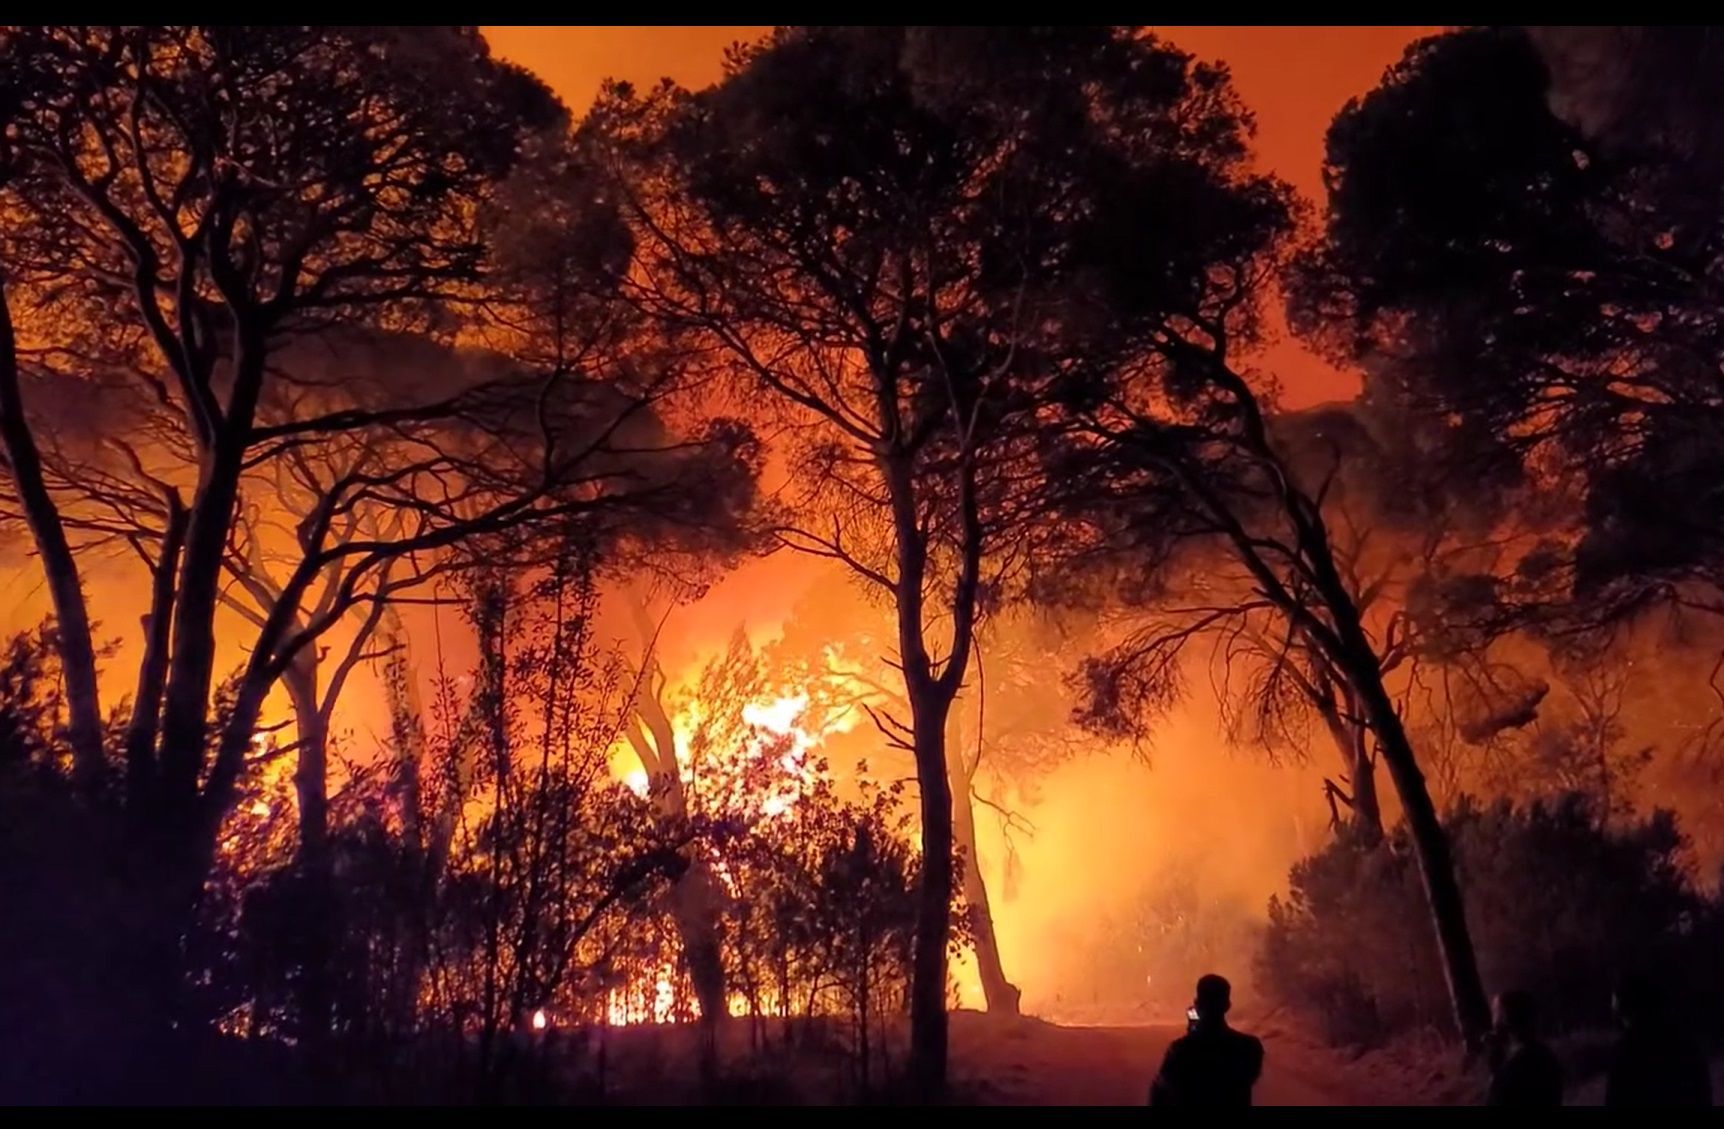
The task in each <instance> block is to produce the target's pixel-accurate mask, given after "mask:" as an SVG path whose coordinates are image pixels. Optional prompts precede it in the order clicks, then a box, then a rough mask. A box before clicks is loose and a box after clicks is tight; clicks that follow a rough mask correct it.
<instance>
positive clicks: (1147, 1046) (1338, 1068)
mask: <svg viewBox="0 0 1724 1129" xmlns="http://www.w3.org/2000/svg"><path fill="white" fill-rule="evenodd" d="M952 1019H953V1023H952V1060H953V1075H954V1081H955V1083H956V1085H957V1088H958V1089H959V1091H960V1092H961V1093H963V1094H964V1096H965V1097H966V1098H968V1099H970V1100H972V1101H976V1102H980V1103H984V1104H988V1105H1143V1104H1144V1103H1145V1102H1146V1101H1147V1100H1148V1095H1149V1083H1150V1079H1151V1078H1152V1077H1153V1076H1154V1074H1155V1069H1156V1067H1157V1066H1158V1065H1159V1064H1160V1062H1161V1056H1162V1054H1163V1052H1164V1051H1166V1050H1167V1044H1168V1043H1169V1042H1171V1041H1172V1040H1173V1039H1176V1038H1178V1037H1179V1036H1180V1035H1181V1034H1183V1033H1184V1029H1183V1028H1182V1027H1178V1026H1146V1027H1061V1026H1056V1025H1054V1024H1051V1023H1043V1022H1041V1021H1039V1020H1034V1019H1023V1020H1018V1021H1016V1022H1001V1021H999V1020H994V1019H990V1018H989V1017H987V1016H984V1015H978V1014H976V1013H974V1012H959V1013H957V1014H955V1015H954V1016H953V1017H952ZM1262 1038H1263V1044H1264V1069H1263V1080H1262V1081H1261V1082H1260V1083H1258V1086H1257V1090H1256V1093H1255V1095H1254V1096H1255V1099H1256V1102H1257V1104H1258V1105H1288V1106H1320V1105H1379V1104H1401V1103H1403V1102H1405V1101H1407V1100H1408V1097H1411V1095H1409V1096H1408V1097H1401V1098H1400V1101H1395V1098H1397V1097H1398V1096H1399V1095H1395V1094H1391V1093H1386V1092H1382V1091H1383V1089H1384V1087H1382V1086H1381V1085H1380V1083H1379V1081H1378V1080H1377V1079H1373V1078H1371V1077H1369V1076H1368V1075H1367V1074H1366V1073H1365V1072H1364V1071H1362V1070H1360V1069H1358V1068H1355V1067H1354V1066H1353V1065H1352V1064H1349V1063H1348V1062H1346V1061H1345V1060H1344V1059H1342V1058H1341V1057H1339V1056H1337V1055H1334V1054H1333V1053H1332V1052H1328V1051H1325V1050H1324V1049H1322V1048H1318V1047H1313V1046H1310V1045H1309V1044H1307V1043H1305V1042H1303V1041H1302V1040H1298V1039H1295V1038H1293V1037H1291V1036H1289V1035H1286V1034H1283V1033H1281V1032H1279V1031H1278V1030H1276V1029H1274V1028H1269V1029H1265V1030H1264V1032H1263V1035H1262Z"/></svg>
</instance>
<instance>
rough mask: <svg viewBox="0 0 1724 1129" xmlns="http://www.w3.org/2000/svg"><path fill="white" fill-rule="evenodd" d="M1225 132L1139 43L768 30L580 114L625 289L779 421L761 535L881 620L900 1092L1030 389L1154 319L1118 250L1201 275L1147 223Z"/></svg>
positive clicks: (1079, 33)
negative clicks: (896, 758)
mask: <svg viewBox="0 0 1724 1129" xmlns="http://www.w3.org/2000/svg"><path fill="white" fill-rule="evenodd" d="M1244 120H1245V117H1244V111H1243V110H1242V109H1241V108H1240V107H1239V106H1238V104H1237V103H1236V102H1235V101H1234V99H1233V97H1232V95H1231V93H1230V91H1229V90H1228V87H1227V84H1226V79H1225V74H1224V72H1222V71H1221V70H1220V69H1218V68H1213V67H1204V66H1199V65H1196V64H1194V63H1193V61H1192V60H1191V59H1190V58H1189V57H1188V56H1186V55H1183V54H1181V53H1179V52H1177V51H1175V50H1173V49H1171V48H1168V47H1166V46H1164V45H1162V44H1160V43H1159V42H1157V41H1155V40H1154V39H1152V38H1150V37H1147V36H1144V35H1142V34H1141V33H1140V31H1139V29H1113V28H1063V29H1051V28H1036V29H1025V30H1014V31H1004V30H986V29H975V30H970V31H953V30H951V29H938V30H936V29H927V28H877V29H854V28H852V29H815V28H794V29H783V30H780V31H779V32H777V33H776V34H775V35H774V36H773V37H772V38H771V39H770V40H768V41H767V42H766V43H765V44H763V45H761V46H758V47H754V48H749V49H743V50H740V51H738V52H737V53H736V54H735V55H734V56H733V57H732V59H731V61H730V66H729V71H728V74H727V77H726V79H725V81H724V82H722V83H721V84H720V85H719V86H717V87H716V88H714V89H713V90H710V91H707V92H704V93H700V94H688V93H685V92H682V91H679V90H675V89H672V88H663V89H660V90H658V91H655V92H653V93H652V94H650V95H648V96H646V97H640V96H637V95H635V94H634V92H632V91H630V90H627V89H626V88H618V89H615V90H613V91H612V94H611V97H610V99H609V100H608V102H607V103H606V104H604V105H602V106H601V107H600V108H599V109H598V111H597V112H596V113H595V115H594V118H593V119H592V121H591V122H590V123H589V131H588V132H589V135H590V140H591V143H592V144H593V145H594V147H595V149H596V150H598V151H600V152H602V153H604V154H607V158H608V159H610V160H612V161H613V162H614V165H615V167H616V168H617V170H618V173H619V176H618V183H617V186H616V193H617V197H618V199H619V200H621V201H623V202H624V206H625V208H626V209H627V211H628V213H629V221H630V226H631V229H632V230H633V231H634V233H635V237H636V240H637V243H638V250H637V260H638V261H637V264H636V266H635V267H634V269H633V270H632V271H631V272H630V274H629V275H628V276H627V278H626V279H625V280H624V283H623V285H624V287H625V290H626V292H627V293H628V294H629V295H630V296H631V297H632V298H633V300H635V301H636V302H638V303H639V304H640V305H641V307H642V308H643V309H646V310H649V311H651V312H652V313H653V314H655V315H656V316H657V317H658V318H659V319H660V320H661V322H662V323H663V324H665V325H668V326H671V327H674V329H675V330H676V331H677V332H679V333H680V334H681V335H683V336H684V338H685V339H686V340H688V341H689V342H691V343H694V344H696V345H698V347H699V348H701V349H702V350H703V351H704V356H705V357H706V358H707V359H708V360H709V361H710V362H711V363H712V364H713V365H715V366H717V367H719V368H721V369H722V370H724V371H726V372H728V373H730V374H732V375H734V376H735V377H737V378H738V381H739V384H738V387H739V389H744V388H752V389H760V390H764V391H765V392H767V393H769V394H770V395H771V396H772V397H773V398H774V401H775V403H776V404H777V405H778V406H779V407H780V408H782V409H783V414H784V419H785V424H786V428H785V434H786V436H787V437H789V438H790V439H791V440H792V441H793V443H792V448H791V462H792V465H793V474H792V486H791V489H790V491H789V499H788V500H789V501H790V503H791V505H790V509H791V512H792V515H793V516H792V517H791V518H790V519H789V520H788V521H787V522H786V523H785V525H784V527H783V528H782V529H781V531H780V538H781V540H782V541H783V542H784V543H785V544H786V545H788V546H790V547H791V548H793V549H798V550H801V551H805V552H809V553H812V554H816V555H819V556H824V557H828V558H832V559H836V560H838V561H840V562H842V563H843V564H844V565H845V566H847V567H848V568H850V569H851V570H852V571H853V572H854V574H855V575H856V576H857V577H858V578H859V579H860V581H861V582H862V583H864V584H866V585H872V586H873V587H875V588H877V589H878V590H879V591H880V592H882V593H883V594H884V595H885V596H886V597H887V598H888V599H889V600H891V602H892V604H893V606H894V608H895V611H896V618H897V632H896V635H897V639H896V651H897V655H896V659H895V661H896V662H898V663H899V664H900V666H901V669H902V677H903V680H904V686H905V697H906V699H907V701H908V703H909V713H910V717H909V718H908V720H902V719H899V720H898V721H897V722H896V723H892V722H888V723H887V727H888V729H889V730H890V732H891V735H892V737H893V739H894V740H897V741H900V742H902V743H903V744H904V745H906V746H907V747H908V748H909V749H910V750H911V751H912V753H913V755H914V757H915V761H916V767H917V782H918V794H919V804H920V810H921V827H922V838H923V846H924V858H925V860H926V861H925V865H924V869H923V875H922V878H923V890H922V899H923V900H922V906H921V910H920V919H919V926H918V934H917V942H916V944H917V950H916V975H915V985H914V989H913V993H912V1012H913V1020H912V1031H913V1038H912V1043H913V1046H912V1053H911V1058H912V1069H913V1072H914V1073H915V1075H916V1077H917V1078H918V1080H919V1083H920V1084H921V1086H922V1087H924V1089H925V1091H927V1092H932V1091H935V1090H937V1089H939V1088H940V1087H941V1086H942V1085H943V1083H944V1080H945V1074H946V1038H945V1033H946V1015H945V1008H946V1000H945V980H946V950H947V946H946V937H947V922H948V918H949V904H950V901H951V896H952V890H953V875H952V873H951V871H950V869H949V866H950V858H951V855H952V852H951V841H952V833H953V831H952V803H951V791H952V783H951V776H950V766H949V765H948V763H947V761H948V758H947V752H946V740H947V739H946V725H947V718H948V715H949V713H950V711H951V708H952V702H953V700H954V699H955V698H956V696H957V695H958V693H959V690H960V689H961V687H962V685H963V683H964V680H965V678H966V673H967V671H968V669H969V666H970V662H971V651H972V645H973V641H974V634H975V630H976V624H977V621H978V619H979V618H980V616H981V615H982V614H983V613H984V612H985V611H987V610H988V609H990V608H991V607H994V606H997V604H998V603H1000V602H1001V601H1003V600H1005V599H1006V598H1008V597H1009V595H1010V592H1011V587H1012V584H1011V582H1012V579H1013V577H1014V575H1015V574H1016V572H1017V571H1018V570H1019V569H1020V568H1021V567H1022V566H1023V565H1024V564H1025V563H1026V561H1034V560H1035V559H1036V557H1037V556H1038V555H1039V554H1040V553H1041V552H1042V550H1043V549H1044V548H1045V547H1046V545H1047V542H1046V541H1045V540H1043V539H1041V538H1039V537H1038V536H1037V535H1036V534H1035V532H1034V531H1035V530H1036V529H1037V528H1038V527H1039V526H1040V525H1041V520H1040V519H1041V518H1042V516H1043V515H1044V513H1045V510H1044V509H1043V507H1042V505H1041V503H1040V501H1039V497H1040V494H1039V483H1040V478H1039V473H1038V472H1037V471H1036V469H1035V463H1034V461H1033V460H1031V459H1030V458H1029V457H1028V456H1029V455H1030V454H1031V452H1033V450H1034V447H1035V443H1036V436H1037V434H1038V432H1039V431H1041V430H1042V429H1043V428H1044V427H1045V425H1046V422H1047V418H1048V415H1049V413H1050V411H1051V409H1052V408H1053V405H1054V404H1055V403H1057V397H1054V396H1050V395H1049V394H1048V393H1049V390H1050V389H1054V388H1057V387H1060V386H1062V385H1065V384H1067V383H1070V382H1073V381H1074V380H1077V379H1078V378H1079V376H1080V375H1081V374H1082V373H1085V372H1095V371H1108V370H1111V369H1112V368H1113V367H1115V366H1116V365H1117V364H1119V363H1121V361H1122V359H1123V358H1125V357H1128V356H1131V355H1134V350H1132V349H1129V348H1126V347H1124V342H1127V341H1129V340H1130V339H1131V338H1132V337H1133V329H1134V328H1135V327H1140V326H1144V325H1147V324H1149V323H1152V322H1153V321H1154V320H1155V319H1154V318H1153V317H1151V318H1145V317H1142V316H1139V311H1140V310H1141V307H1139V308H1138V309H1132V310H1130V311H1129V312H1122V307H1121V306H1120V304H1119V303H1118V302H1117V301H1116V300H1115V299H1116V297H1117V294H1116V293H1115V291H1114V290H1112V289H1111V288H1110V283H1111V282H1112V281H1113V274H1114V272H1115V271H1116V269H1117V268H1120V267H1123V266H1124V265H1125V264H1124V263H1123V262H1122V256H1123V255H1124V254H1125V252H1124V251H1123V248H1126V247H1129V248H1131V250H1130V255H1131V256H1132V257H1133V258H1134V259H1135V260H1136V261H1137V262H1139V263H1140V264H1142V270H1141V272H1140V273H1139V274H1138V278H1139V279H1140V280H1142V281H1148V280H1149V279H1151V278H1154V279H1157V280H1158V282H1157V283H1156V284H1155V285H1152V286H1149V287H1146V288H1144V289H1142V290H1140V292H1139V297H1143V296H1146V295H1147V294H1149V293H1150V292H1151V291H1153V292H1154V294H1155V295H1156V297H1157V300H1159V301H1160V302H1161V303H1163V304H1164V305H1165V304H1171V303H1173V302H1175V301H1176V296H1177V295H1178V294H1180V293H1181V291H1182V288H1184V287H1185V286H1187V285H1189V284H1190V283H1191V281H1192V280H1193V279H1200V278H1201V277H1202V276H1203V274H1204V272H1205V271H1206V270H1207V268H1208V266H1209V264H1210V262H1211V261H1213V259H1214V258H1215V252H1216V251H1217V250H1218V249H1217V248H1215V247H1211V246H1205V245H1203V242H1202V240H1201V239H1198V240H1189V239H1187V238H1186V237H1185V228H1186V221H1185V220H1184V219H1183V218H1181V219H1180V220H1179V221H1177V222H1174V221H1171V220H1165V219H1164V217H1165V216H1167V215H1171V214H1173V212H1174V211H1177V204H1178V203H1180V202H1181V199H1182V196H1183V194H1184V190H1185V189H1186V188H1190V187H1193V186H1207V185H1209V184H1211V183H1213V181H1214V177H1213V176H1212V170H1214V169H1216V168H1217V167H1221V166H1227V165H1230V164H1232V163H1234V162H1236V161H1237V160H1238V159H1239V158H1240V157H1241V155H1242V154H1243V151H1244V148H1243V124H1244ZM1163 205H1174V207H1173V208H1171V209H1169V210H1167V211H1164V210H1163ZM1132 215H1135V216H1136V217H1137V218H1136V219H1135V220H1132V221H1130V222H1126V223H1125V225H1124V226H1123V227H1121V226H1119V223H1120V221H1122V220H1124V219H1126V218H1127V217H1129V216H1132ZM1152 217H1153V218H1152ZM1212 234H1215V233H1212ZM1229 235H1230V233H1229ZM1226 237H1228V236H1223V238H1226ZM1146 304H1147V305H1154V304H1155V302H1149V303H1146ZM744 394H746V393H744Z"/></svg>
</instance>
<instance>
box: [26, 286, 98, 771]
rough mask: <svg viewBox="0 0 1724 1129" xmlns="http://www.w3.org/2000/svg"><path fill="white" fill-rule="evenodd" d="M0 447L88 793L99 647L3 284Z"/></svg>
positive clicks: (94, 750) (93, 764) (94, 751)
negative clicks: (55, 647)
mask: <svg viewBox="0 0 1724 1129" xmlns="http://www.w3.org/2000/svg"><path fill="white" fill-rule="evenodd" d="M0 443H3V444H4V446H5V451H6V465H7V468H8V469H9V470H10V471H11V472H12V483H13V486H14V487H15V488H16V490H17V492H18V504H19V505H20V506H21V507H22V509H23V511H24V521H25V523H26V524H27V525H28V526H29V527H30V536H31V538H32V539H33V540H34V542H35V545H36V552H37V554H38V555H39V556H40V557H41V558H42V572H43V574H44V576H45V577H46V579H47V581H48V593H49V596H50V597H51V598H52V600H53V603H54V621H55V629H56V633H57V636H58V642H59V650H60V668H61V673H62V676H63V677H64V679H65V683H66V711H67V715H68V716H67V739H68V740H69V741H70V743H71V746H72V767H73V771H74V772H75V773H76V775H77V776H78V778H79V780H80V781H81V782H82V783H84V784H85V785H86V786H92V785H94V784H96V783H97V782H98V781H99V780H100V779H101V777H102V773H103V769H104V758H103V754H102V708H101V702H100V699H99V698H98V696H97V689H96V647H95V642H94V640H93V639H92V638H91V635H90V613H89V606H88V605H87V604H86V603H85V602H84V588H83V584H82V583H81V581H80V578H79V575H78V562H77V561H76V560H75V559H74V558H73V556H72V546H71V544H70V543H69V542H68V541H67V540H66V527H65V524H64V523H63V522H62V521H61V520H60V510H59V507H57V506H56V505H55V504H54V499H53V496H52V495H51V494H49V493H48V486H47V482H46V480H45V479H44V477H43V474H42V455H41V452H40V450H38V449H37V447H36V437H35V435H34V434H32V433H31V431H30V421H29V419H28V418H26V416H25V414H24V393H23V388H22V386H21V385H20V383H19V380H18V347H17V340H16V338H15V336H14V334H13V331H12V311H11V307H10V304H9V302H8V301H7V297H6V293H5V290H4V278H3V277H0Z"/></svg>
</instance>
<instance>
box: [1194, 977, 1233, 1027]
mask: <svg viewBox="0 0 1724 1129" xmlns="http://www.w3.org/2000/svg"><path fill="white" fill-rule="evenodd" d="M1191 1006H1192V1007H1193V1008H1195V1009H1197V1018H1198V1019H1200V1020H1202V1021H1203V1022H1204V1023H1217V1022H1220V1020H1221V1018H1222V1017H1223V1016H1225V1015H1226V1014H1227V1012H1228V1009H1229V1008H1231V1007H1232V1006H1233V985H1231V984H1229V983H1228V982H1227V979H1226V977H1223V976H1217V975H1215V973H1213V972H1211V973H1210V974H1209V975H1208V976H1204V977H1200V978H1199V979H1198V981H1197V998H1196V999H1194V1000H1193V1001H1192V1003H1191Z"/></svg>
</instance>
